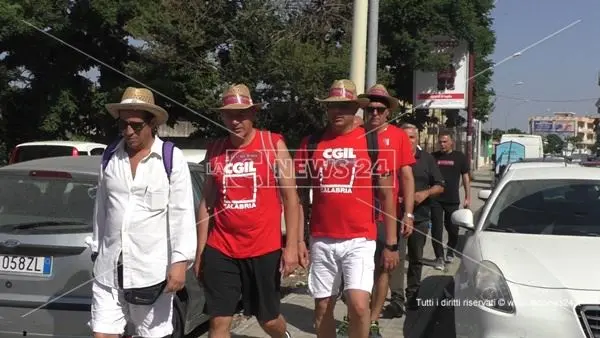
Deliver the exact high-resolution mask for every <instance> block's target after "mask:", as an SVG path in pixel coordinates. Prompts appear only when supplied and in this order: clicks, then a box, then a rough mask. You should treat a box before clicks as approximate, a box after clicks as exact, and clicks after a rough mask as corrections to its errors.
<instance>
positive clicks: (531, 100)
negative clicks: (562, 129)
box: [495, 94, 598, 103]
mask: <svg viewBox="0 0 600 338" xmlns="http://www.w3.org/2000/svg"><path fill="white" fill-rule="evenodd" d="M495 96H496V97H498V98H503V99H507V100H517V101H526V102H550V103H569V102H585V101H598V97H593V98H581V99H564V100H550V99H533V98H527V97H516V96H510V95H502V94H496V95H495Z"/></svg>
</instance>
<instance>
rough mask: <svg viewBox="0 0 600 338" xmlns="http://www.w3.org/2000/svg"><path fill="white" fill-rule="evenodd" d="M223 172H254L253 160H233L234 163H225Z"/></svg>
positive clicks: (227, 173) (228, 173)
mask: <svg viewBox="0 0 600 338" xmlns="http://www.w3.org/2000/svg"><path fill="white" fill-rule="evenodd" d="M223 172H224V173H225V174H226V175H232V174H234V175H235V174H249V173H255V172H256V168H255V167H254V162H252V161H247V162H235V163H227V164H226V165H225V167H224V168H223Z"/></svg>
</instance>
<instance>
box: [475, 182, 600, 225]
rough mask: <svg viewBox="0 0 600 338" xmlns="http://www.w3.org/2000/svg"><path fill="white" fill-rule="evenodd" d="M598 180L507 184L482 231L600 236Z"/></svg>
mask: <svg viewBox="0 0 600 338" xmlns="http://www.w3.org/2000/svg"><path fill="white" fill-rule="evenodd" d="M599 219H600V180H564V179H560V180H559V179H540V180H523V181H513V182H509V183H508V184H506V186H504V188H503V189H502V191H500V193H499V194H498V198H496V200H495V201H494V204H493V205H492V208H491V210H490V212H489V214H488V216H487V218H486V220H485V222H484V224H483V230H484V231H501V232H514V233H524V234H541V235H566V236H600V222H598V220H599Z"/></svg>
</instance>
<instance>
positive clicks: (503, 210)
mask: <svg viewBox="0 0 600 338" xmlns="http://www.w3.org/2000/svg"><path fill="white" fill-rule="evenodd" d="M478 197H479V198H480V199H482V200H486V204H485V205H484V207H483V208H481V211H480V214H479V215H477V216H476V217H475V219H474V217H473V213H472V212H471V211H470V210H469V209H461V210H458V211H456V212H454V213H453V214H452V221H453V222H454V223H455V224H457V225H459V226H460V227H462V228H464V229H466V230H467V231H466V237H467V239H466V243H465V247H464V250H463V254H462V260H461V264H460V267H459V269H458V271H457V273H456V276H455V284H454V299H452V304H453V305H456V307H455V324H456V325H455V327H456V334H457V337H477V338H487V337H565V338H566V337H569V338H571V337H581V338H597V337H600V168H587V167H564V166H563V167H554V168H544V169H543V170H540V169H539V168H523V169H515V170H510V171H508V172H507V173H506V174H505V175H504V177H503V178H502V180H501V181H500V182H499V184H498V186H497V188H496V189H495V190H494V191H493V192H492V191H490V190H481V191H480V192H479V196H478Z"/></svg>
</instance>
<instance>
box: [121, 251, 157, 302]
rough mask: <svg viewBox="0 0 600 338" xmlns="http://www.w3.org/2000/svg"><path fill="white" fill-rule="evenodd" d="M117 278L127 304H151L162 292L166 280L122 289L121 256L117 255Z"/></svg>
mask: <svg viewBox="0 0 600 338" xmlns="http://www.w3.org/2000/svg"><path fill="white" fill-rule="evenodd" d="M117 278H118V280H119V288H120V289H122V290H123V298H125V301H126V302H127V303H129V304H133V305H152V304H154V303H155V302H156V301H157V300H158V297H160V295H161V294H162V293H163V291H164V290H165V287H166V286H167V280H166V279H165V280H164V281H162V282H160V283H158V284H155V285H151V286H146V287H143V288H133V289H123V256H122V255H119V262H118V265H117Z"/></svg>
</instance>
